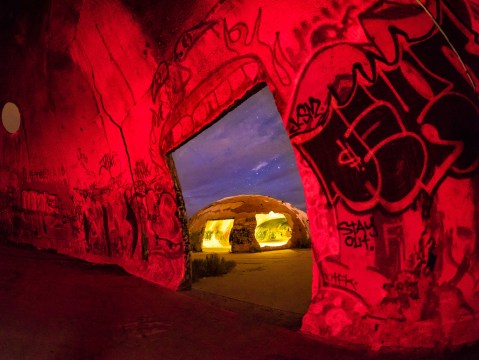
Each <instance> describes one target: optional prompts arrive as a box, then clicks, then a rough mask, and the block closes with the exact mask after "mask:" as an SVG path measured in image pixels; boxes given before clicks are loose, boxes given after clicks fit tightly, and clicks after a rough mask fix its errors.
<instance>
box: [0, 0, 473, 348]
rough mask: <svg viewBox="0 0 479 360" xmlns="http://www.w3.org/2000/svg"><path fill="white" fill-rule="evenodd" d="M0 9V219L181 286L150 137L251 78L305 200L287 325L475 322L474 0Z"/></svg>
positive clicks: (164, 170) (192, 119)
mask: <svg viewBox="0 0 479 360" xmlns="http://www.w3.org/2000/svg"><path fill="white" fill-rule="evenodd" d="M0 24H1V29H2V31H0V40H1V42H0V43H1V44H2V45H1V46H2V60H1V61H0V106H1V108H2V109H3V110H5V109H6V108H7V110H8V109H9V108H10V109H11V110H13V111H12V112H11V113H10V110H9V111H8V112H9V113H10V115H8V114H5V115H4V114H3V111H2V121H4V122H3V124H5V125H4V126H0V149H1V151H0V234H2V235H1V236H2V238H5V239H7V240H8V241H11V242H15V243H28V244H32V245H33V246H35V247H37V248H48V249H55V250H56V251H58V252H60V253H63V254H67V255H69V256H73V257H76V258H80V259H83V260H86V261H90V262H93V263H100V264H117V265H119V266H121V267H122V268H124V269H125V270H126V271H128V272H129V273H131V274H134V275H136V276H139V277H141V278H144V279H147V280H148V281H150V282H153V283H155V284H158V285H161V286H163V287H166V288H168V289H172V290H177V289H182V288H188V287H189V286H191V276H190V275H191V272H190V268H191V246H192V243H191V239H190V236H189V231H188V224H187V222H186V221H185V219H187V215H186V209H185V206H184V204H185V201H184V199H183V196H184V194H183V192H182V190H181V187H180V186H179V184H178V183H177V182H175V181H174V178H175V176H176V175H175V169H174V161H173V160H172V159H171V156H170V155H171V153H172V151H174V150H175V149H178V148H179V147H180V146H181V145H182V144H184V143H185V142H187V141H188V140H190V139H192V138H194V137H195V136H196V135H197V134H199V133H201V132H202V131H203V130H205V129H206V128H208V127H210V126H211V125H212V124H214V123H215V122H216V121H217V120H218V119H220V118H221V117H222V116H223V115H225V114H226V113H228V112H230V111H231V109H233V108H235V107H236V106H237V105H238V103H240V102H242V101H245V99H246V98H248V97H249V96H250V95H251V94H252V93H254V92H257V90H258V87H264V86H266V87H267V89H269V91H271V94H272V98H273V100H274V103H275V106H276V108H277V111H278V113H279V115H280V119H281V125H282V127H283V129H284V130H285V131H286V134H287V135H286V137H287V140H288V146H292V148H293V151H294V158H295V163H296V166H297V169H298V171H299V176H300V179H301V182H302V184H303V187H304V196H305V205H306V206H305V208H306V209H307V216H308V219H309V228H310V235H311V252H312V254H313V265H312V274H313V280H312V284H311V289H312V299H311V304H310V306H309V308H308V311H307V312H306V314H304V317H303V322H302V331H303V332H307V333H309V334H312V335H314V336H315V337H317V338H320V339H322V340H324V341H326V342H331V343H334V344H338V343H340V344H345V345H347V346H349V345H351V344H356V345H360V346H364V347H367V348H369V349H379V348H381V347H388V348H394V349H400V350H404V349H409V348H437V347H446V346H451V347H453V346H463V345H465V344H469V343H477V341H478V340H479V296H478V295H479V175H478V169H479V141H478V139H479V102H478V98H479V97H478V89H479V80H478V79H479V5H478V2H477V0H457V1H452V0H428V1H419V0H401V1H387V0H348V1H346V0H333V1H330V0H302V1H290V0H264V1H260V2H258V1H253V0H202V1H195V0H188V1H186V0H181V1H136V0H49V1H35V0H21V1H16V0H6V1H2V2H1V4H0ZM9 104H15V107H16V109H15V108H13V107H12V106H11V105H9ZM17 110H18V111H17ZM5 112H6V111H5ZM12 114H13V115H12ZM4 116H5V119H6V118H7V116H8V118H9V119H13V120H12V122H10V120H9V122H8V125H7V124H6V120H4V118H3V117H4ZM258 122H261V120H258ZM211 146H212V147H213V145H211ZM277 151H278V152H279V151H281V149H280V148H278V149H277ZM270 181H271V183H272V182H273V181H274V179H273V178H272V179H270ZM236 195H237V194H236ZM219 198H222V197H219ZM278 198H280V197H278ZM286 201H289V200H286ZM209 203H211V201H210V202H209ZM270 210H272V211H273V212H276V213H281V214H284V215H285V217H286V219H287V220H288V224H289V225H290V226H292V235H291V236H292V238H291V239H293V237H294V236H295V235H294V231H295V228H294V226H293V225H292V223H290V222H289V219H288V215H287V213H285V212H282V211H279V210H275V209H269V210H268V211H267V212H265V214H266V213H269V211H270ZM260 213H262V212H260ZM251 218H254V220H253V219H251V223H256V221H257V220H256V216H251ZM224 219H235V221H234V223H233V225H232V230H231V234H233V233H234V231H235V226H237V221H239V220H236V218H235V217H234V216H233V215H231V216H230V215H228V216H226V215H225V217H224V218H223V217H222V218H221V219H210V220H224ZM251 229H252V228H251ZM198 231H201V230H198ZM288 241H292V240H288ZM265 254H268V253H265Z"/></svg>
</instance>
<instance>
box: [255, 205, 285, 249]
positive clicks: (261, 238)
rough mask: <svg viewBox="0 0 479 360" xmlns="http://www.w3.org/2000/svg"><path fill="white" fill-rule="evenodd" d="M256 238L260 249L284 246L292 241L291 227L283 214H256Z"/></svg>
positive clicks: (271, 212)
mask: <svg viewBox="0 0 479 360" xmlns="http://www.w3.org/2000/svg"><path fill="white" fill-rule="evenodd" d="M254 236H255V237H256V240H258V243H259V246H260V247H265V246H282V245H285V244H286V243H287V242H288V241H289V239H291V226H290V225H289V223H288V220H286V217H285V216H284V215H283V214H279V213H275V212H273V211H270V212H269V214H256V229H255V231H254Z"/></svg>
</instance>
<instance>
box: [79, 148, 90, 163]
mask: <svg viewBox="0 0 479 360" xmlns="http://www.w3.org/2000/svg"><path fill="white" fill-rule="evenodd" d="M77 160H78V161H80V162H84V163H88V156H87V155H86V154H85V153H84V152H83V151H82V149H81V148H78V149H77Z"/></svg>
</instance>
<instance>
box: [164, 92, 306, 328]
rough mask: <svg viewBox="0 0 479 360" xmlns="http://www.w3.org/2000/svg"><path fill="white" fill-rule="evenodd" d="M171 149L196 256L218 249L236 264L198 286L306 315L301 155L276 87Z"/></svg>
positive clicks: (256, 94)
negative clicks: (289, 132)
mask: <svg viewBox="0 0 479 360" xmlns="http://www.w3.org/2000/svg"><path fill="white" fill-rule="evenodd" d="M169 155H170V159H171V161H172V162H173V164H174V169H175V171H174V174H173V175H174V178H175V176H177V178H176V179H175V181H177V182H178V183H179V187H178V188H180V189H181V195H182V198H183V199H184V203H185V208H186V214H187V217H188V224H189V235H190V243H191V248H192V250H193V251H192V259H193V261H194V260H195V259H202V258H205V257H206V256H208V255H210V254H212V253H214V254H218V255H219V256H221V257H224V258H225V259H226V260H233V261H235V262H236V267H235V268H234V269H233V270H232V271H231V272H230V273H228V274H226V275H223V276H221V277H207V278H203V279H200V280H199V281H198V282H196V283H194V284H193V289H194V290H198V291H202V292H205V293H212V294H216V295H217V296H220V297H224V298H228V299H236V300H238V301H240V302H242V303H249V304H254V305H255V306H260V307H261V306H262V307H265V308H267V309H276V310H277V311H281V312H285V313H288V314H294V315H295V316H296V319H299V321H300V320H301V317H302V315H303V314H304V313H305V312H306V311H307V308H308V306H309V303H310V298H311V283H312V270H311V269H312V256H311V250H310V248H308V245H310V242H308V237H309V227H308V222H307V216H306V213H305V210H306V209H305V207H306V206H305V199H304V190H303V186H302V182H301V178H300V175H299V172H298V168H297V164H296V157H295V154H294V150H293V147H292V145H291V142H290V140H289V137H288V135H287V133H286V131H285V128H284V126H283V122H282V118H281V116H280V114H279V113H278V110H277V108H276V104H275V101H274V98H273V95H272V93H271V91H270V90H269V89H268V88H267V87H266V86H264V87H262V88H261V89H260V90H259V91H257V92H255V93H254V94H253V95H251V96H249V97H247V98H246V99H244V100H243V101H242V102H241V103H240V104H239V105H237V106H236V107H234V108H233V109H231V110H230V111H229V112H227V113H226V114H225V115H224V116H222V117H221V118H219V119H218V120H216V121H215V122H214V123H213V124H212V125H210V126H209V127H207V128H206V129H204V130H202V131H201V132H200V133H199V134H196V135H195V136H194V137H193V138H191V139H189V140H188V141H187V142H185V143H183V144H182V145H181V146H179V147H178V148H176V149H175V150H173V151H172V152H171V153H170V154H169ZM245 198H248V199H247V200H245ZM264 198H268V199H271V201H267V200H266V201H265V200H264ZM257 199H260V200H257ZM273 204H274V205H273ZM284 209H286V210H284ZM205 214H206V215H205ZM199 216H201V217H202V218H201V221H195V220H198V217H199ZM195 224H196V225H195ZM197 224H200V225H197ZM298 224H300V225H298ZM195 226H196V227H195ZM196 244H199V245H196ZM298 244H300V245H298ZM273 279H274V281H273ZM282 316H283V315H282Z"/></svg>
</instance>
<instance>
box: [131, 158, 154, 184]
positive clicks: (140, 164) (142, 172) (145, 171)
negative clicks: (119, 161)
mask: <svg viewBox="0 0 479 360" xmlns="http://www.w3.org/2000/svg"><path fill="white" fill-rule="evenodd" d="M134 173H135V176H136V178H138V179H145V178H148V177H149V176H150V174H151V171H150V169H149V167H148V163H147V162H146V161H145V160H143V159H142V160H138V161H136V163H135V169H134Z"/></svg>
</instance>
